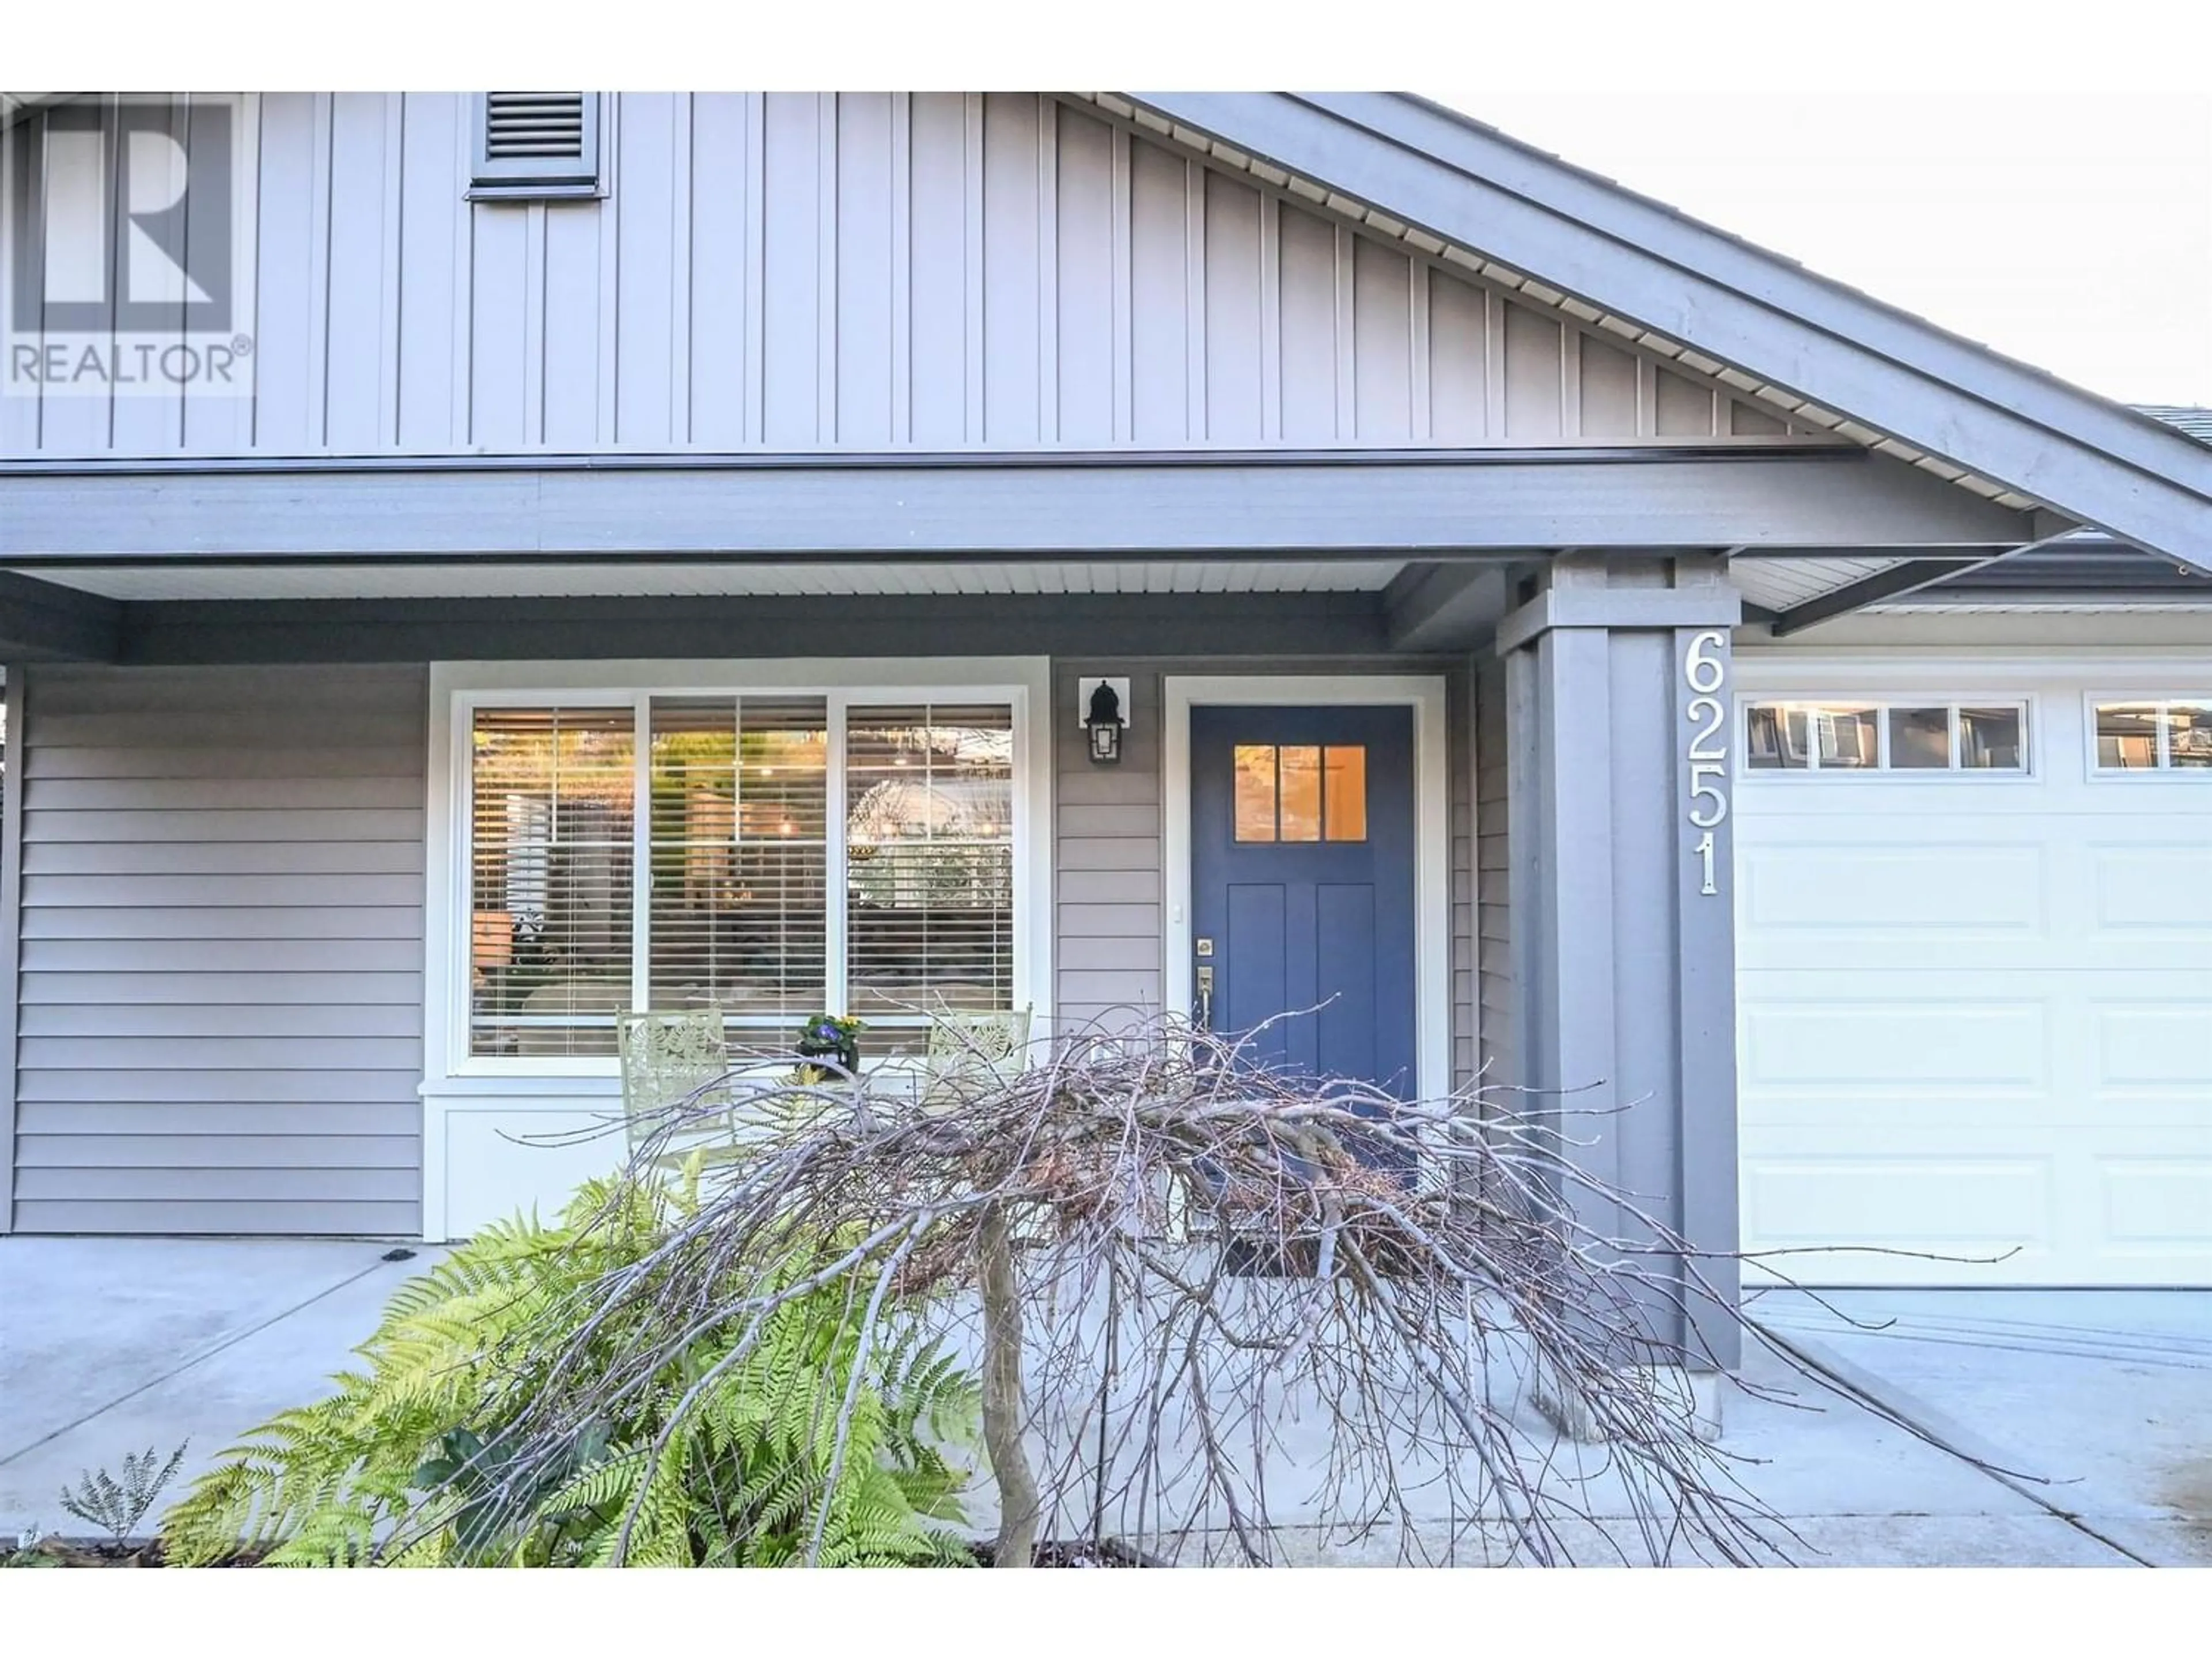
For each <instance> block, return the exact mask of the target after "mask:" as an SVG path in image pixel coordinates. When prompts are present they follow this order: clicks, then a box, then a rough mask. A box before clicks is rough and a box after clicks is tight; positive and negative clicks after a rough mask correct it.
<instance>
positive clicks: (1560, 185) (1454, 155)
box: [1079, 93, 2212, 568]
mask: <svg viewBox="0 0 2212 1659" xmlns="http://www.w3.org/2000/svg"><path fill="white" fill-rule="evenodd" d="M1079 95H1085V96H1087V97H1088V98H1089V100H1091V101H1092V102H1094V103H1096V104H1097V106H1099V107H1100V108H1102V109H1103V110H1105V111H1107V112H1109V114H1113V115H1117V116H1121V117H1122V118H1126V119H1128V120H1130V121H1132V122H1133V123H1134V124H1135V125H1138V126H1139V127H1142V128H1144V129H1146V131H1150V132H1152V133H1153V134H1154V135H1156V136H1157V137H1162V138H1164V139H1165V140H1167V141H1168V142H1170V143H1176V144H1179V145H1182V146H1183V147H1185V148H1187V149H1190V150H1192V151H1194V152H1195V153H1198V154H1201V155H1206V156H1207V157H1208V158H1209V159H1210V160H1211V161H1212V163H1213V164H1214V165H1216V166H1221V167H1230V168H1232V169H1235V170H1239V171H1243V172H1247V173H1250V174H1252V175H1253V176H1254V177H1255V178H1256V179H1259V180H1261V182H1262V183H1264V184H1267V185H1272V186H1274V187H1275V188H1278V189H1280V190H1283V191H1287V192H1288V193H1290V194H1291V195H1294V196H1297V197H1301V198H1303V199H1304V201H1306V202H1307V203H1309V204H1312V205H1314V206H1316V207H1317V208H1319V209H1321V210H1324V211H1328V212H1332V213H1334V214H1336V215H1338V216H1341V217H1344V218H1347V219H1349V220H1351V221H1352V222H1356V223H1358V224H1359V225H1361V226H1362V227H1363V228H1364V229H1365V230H1366V231H1367V233H1368V234H1376V235H1382V236H1385V237H1395V238H1396V239H1397V240H1401V241H1402V242H1403V243H1404V244H1405V245H1406V246H1407V247H1408V248H1410V249H1412V250H1413V251H1416V252H1420V253H1424V254H1426V255H1428V256H1430V257H1431V258H1437V259H1439V260H1441V261H1443V262H1445V263H1447V264H1456V265H1458V266H1460V267H1462V268H1463V269H1468V270H1475V271H1477V272H1479V273H1480V275H1481V276H1483V277H1484V278H1485V279H1486V280H1488V281H1492V282H1498V283H1504V284H1505V285H1507V286H1509V287H1511V288H1513V289H1515V290H1516V293H1517V294H1518V295H1520V296H1521V297H1523V298H1526V299H1528V300H1532V301H1535V302H1538V303H1550V304H1554V305H1556V306H1557V307H1559V309H1560V310H1561V311H1562V312H1564V313H1565V314H1567V315H1570V316H1572V317H1575V318H1577V319H1580V320H1582V321H1583V322H1585V323H1590V324H1595V325H1597V326H1600V327H1602V328H1605V329H1607V330H1608V331H1613V332H1614V333H1618V334H1620V335H1622V336H1624V337H1628V338H1632V339H1634V340H1636V341H1638V343H1641V344H1644V345H1645V346H1646V347H1647V348H1648V349H1656V350H1659V351H1662V353H1665V354H1667V355H1669V356H1679V357H1680V360H1681V361H1682V362H1685V363H1686V364H1687V365H1688V366H1690V367H1692V368H1698V369H1701V370H1703V371H1705V372H1706V373H1709V374H1714V375H1715V376H1716V377H1717V378H1718V379H1720V380H1722V381H1723V382H1724V383H1725V384H1728V385H1729V386H1734V387H1735V388H1736V389H1738V390H1739V391H1741V392H1747V393H1748V394H1750V395H1752V396H1754V397H1756V398H1760V399H1762V400H1764V401H1765V402H1767V403H1769V404H1772V405H1773V406H1775V407H1776V408H1777V409H1778V410H1780V411H1782V412H1784V414H1786V415H1787V416H1788V417H1789V418H1790V420H1792V421H1793V422H1808V423H1809V424H1812V425H1814V426H1817V427H1821V428H1826V429H1830V430H1832V431H1834V432H1836V433H1837V434H1838V435H1841V436H1844V437H1847V438H1850V439H1852V440H1854V441H1857V442H1859V443H1862V444H1864V445H1866V446H1867V447H1870V448H1874V449H1877V450H1880V451H1881V452H1883V453H1887V454H1891V455H1894V456H1896V457H1898V458H1899V459H1903V460H1905V461H1908V462H1910V463H1911V464H1912V465H1916V466H1920V467H1923V468H1925V469H1926V470H1928V471H1934V472H1936V473H1937V474H1938V475H1939V476H1942V477H1946V478H1948V479H1949V480H1951V481H1952V482H1954V483H1958V484H1960V486H1961V487H1963V488H1966V489H1972V490H1974V491H1975V492H1976V493H1977V494H1980V495H1986V496H1990V497H1993V498H1995V499H1996V500H1998V501H2002V502H2003V503H2005V504H2006V505H2008V506H2015V507H2020V506H2039V507H2046V508H2049V509H2051V511H2052V512H2053V513H2056V514H2057V515H2058V516H2059V517H2060V518H2061V519H2062V520H2073V521H2076V522H2079V523H2081V524H2086V525H2091V526H2096V527H2097V528H2099V529H2101V530H2104V531H2106V532H2109V533H2111V534H2112V535H2114V536H2116V537H2118V538H2121V539H2123V540H2125V541H2128V542H2131V543H2134V544H2137V545H2140V546H2142V547H2145V548H2148V549H2152V550H2155V551H2158V552H2160V553H2163V554H2166V555H2169V556H2172V557H2173V558H2176V559H2179V560H2181V561H2184V562H2188V563H2191V564H2195V565H2197V566H2199V567H2202V568H2212V455H2209V454H2207V453H2206V447H2205V446H2204V445H2203V444H2201V443H2198V442H2195V441H2191V440H2190V439H2189V438H2188V437H2186V436H2185V435H2184V434H2183V433H2182V432H2181V431H2180V430H2178V429H2177V428H2176V426H2174V425H2172V424H2167V423H2165V422H2160V421H2159V420H2154V419H2153V418H2152V417H2151V416H2148V415H2147V414H2144V413H2142V412H2139V411H2137V410H2133V409H2130V408H2129V407H2127V406H2126V405H2124V404H2117V403H2114V402H2112V401H2111V400H2109V399H2107V398H2100V397H2097V396H2095V395H2094V394H2093V393H2090V392H2084V391H2082V390H2081V389H2080V388H2079V387H2076V386H2070V385H2069V384H2067V383H2066V382H2064V381H2063V380H2058V379H2057V377H2056V376H2053V375H2051V374H2046V373H2045V372H2044V371H2042V370H2039V369H2037V368H2033V367H2032V366H2029V365H2027V364H2023V363H2020V362H2015V361H2014V360H2012V359H2010V358H2008V357H2006V356H2002V354H2000V353H1998V352H1996V351H1994V350H1992V349H1990V348H1989V347H1987V346H1984V345H1981V344H1978V343H1976V342H1973V341H1972V340H1968V339H1965V338H1963V337H1960V336H1958V335H1956V334H1953V333H1950V332H1948V331H1945V330H1943V329H1941V328H1938V327H1936V325H1933V324H1931V323H1929V322H1927V321H1926V320H1925V319H1921V318H1918V317H1915V316H1913V315H1911V313H1906V312H1904V311H1901V310H1899V309H1898V308H1897V307H1893V306H1888V305H1886V304H1884V303H1883V302H1881V301H1878V300H1875V299H1874V298H1872V297H1870V296H1869V295H1864V294H1862V293H1860V292H1858V291H1857V290H1856V289H1851V288H1849V287H1847V286H1845V285H1844V284H1843V283H1836V282H1833V281H1831V280H1829V279H1827V278H1826V277H1822V276H1817V275H1816V274H1814V273H1813V272H1811V271H1808V270H1806V269H1805V268H1804V267H1803V266H1802V265H1801V264H1798V263H1797V262H1796V261H1794V260H1791V259H1789V258H1784V257H1783V256H1781V255H1779V254H1776V253H1773V252H1769V251H1767V250H1765V249H1763V248H1760V247H1758V246H1754V245H1753V244H1752V243H1749V242H1747V241H1745V240H1743V239H1741V237H1736V236H1733V235H1730V234H1728V233H1726V232H1723V231H1720V230H1717V229H1715V228H1712V227H1711V226H1708V225H1705V224H1703V223H1701V222H1699V221H1697V220H1695V219H1692V218H1691V217H1689V216H1687V215H1686V214H1683V213H1681V212H1680V211H1679V210H1675V209H1674V208H1671V207H1668V206H1666V205H1664V204H1660V203H1656V202H1654V201H1652V200H1650V198H1648V197H1642V196H1639V195H1638V194H1636V193H1635V192H1633V191H1629V190H1627V189H1626V188H1624V187H1623V186H1621V185H1619V184H1616V183H1614V182H1613V181H1612V180H1610V179H1604V178H1601V177H1600V176H1599V175H1597V174H1595V173H1589V172H1586V171H1584V170H1583V169H1581V168H1577V167H1572V166H1571V165H1570V164H1568V163H1566V162H1565V161H1560V160H1559V158H1558V157H1556V156H1553V155H1548V154H1547V153H1546V152H1544V151H1541V150H1539V149H1534V148H1532V147H1531V146H1528V145H1526V144H1522V143H1519V142H1518V141H1517V140H1515V139H1512V138H1510V137H1506V136H1505V135H1504V134H1503V133H1501V132H1498V131H1497V130H1496V129H1494V128H1491V127H1487V126H1485V125H1482V124H1481V123H1480V122H1477V121H1474V120H1471V119H1469V118H1467V117H1466V116H1463V115H1461V114H1459V113H1458V112H1455V111H1450V110H1446V109H1443V107H1441V106H1437V105H1435V104H1432V103H1430V102H1427V101H1426V100H1421V99H1418V98H1413V97H1410V96H1407V95H1405V94H1389V93H1355V94H1326V93H1313V94H1291V93H1221V94H1214V93H1188V94H1187V93H1124V94H1114V93H1100V94H1079ZM2053 528H2054V529H2058V528H2063V524H2061V525H2057V526H2053Z"/></svg>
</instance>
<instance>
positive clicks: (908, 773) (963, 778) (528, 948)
mask: <svg viewBox="0 0 2212 1659" xmlns="http://www.w3.org/2000/svg"><path fill="white" fill-rule="evenodd" d="M471 739H472V745H473V747H472V753H471V785H472V787H471V798H470V807H469V811H470V833H471V868H470V888H471V912H472V915H471V936H470V951H469V961H470V975H469V978H470V996H469V1019H470V1049H469V1051H470V1053H471V1054H477V1055H518V1056H530V1055H540V1056H548V1055H550V1056H562V1055H568V1056H581V1055H601V1054H611V1053H612V1052H613V1050H614V1023H615V1016H616V1014H617V1012H622V1011H623V1010H626V1009H629V1008H632V1007H647V1008H655V1009H660V1008H684V1007H699V1006H709V1005H711V1006H718V1007H720V1009H722V1010H723V1012H725V1014H726V1015H727V1016H728V1017H729V1019H730V1022H731V1024H732V1027H733V1028H738V1029H739V1030H744V1029H747V1028H750V1029H751V1030H755V1031H757V1032H760V1033H763V1034H765V1033H769V1032H785V1031H790V1030H795V1029H796V1027H797V1025H798V1024H799V1022H800V1021H801V1020H803V1019H805V1018H806V1017H807V1016H808V1015H811V1014H812V1013H815V1012H817V1011H820V1010H823V1009H825V1008H827V1009H828V1010H829V1012H844V1013H852V1014H856V1015H859V1016H860V1017H861V1018H865V1019H867V1020H868V1021H870V1022H871V1023H872V1024H877V1025H878V1026H889V1027H893V1028H896V1027H899V1026H902V1025H904V1026H916V1025H920V1024H924V1023H925V1022H926V1020H927V1016H928V1015H929V1014H931V1013H933V1012H940V1011H945V1010H962V1011H976V1012H989V1011H994V1010H1001V1009H1006V1008H1008V1007H1011V1006H1012V1000H1013V960H1014V951H1013V938H1014V925H1013V863H1014V860H1013V836H1012V831H1013V749H1014V732H1013V711H1012V708H1009V707H1008V706H1007V705H1006V704H1005V703H990V702H981V703H965V702H963V703H928V702H921V703H896V704H893V703H872V704H866V705H860V704H854V705H852V706H850V707H843V708H841V707H837V706H836V704H835V703H834V702H833V699H831V698H829V697H826V696H822V695H819V694H817V695H813V696H738V695H724V696H665V697H659V696H657V697H651V698H647V699H644V700H642V708H641V707H640V705H639V703H638V702H624V703H623V704H622V705H620V706H618V707H599V708H592V707H569V706H566V705H562V706H554V707H539V708H479V709H477V710H476V711H475V713H474V714H473V717H472V729H471ZM640 744H642V745H643V750H644V752H643V755H642V762H643V770H642V777H643V787H644V789H645V793H646V801H645V817H644V821H643V823H639V822H638V820H637V817H636V812H635V795H636V793H637V791H638V789H639V787H640V782H639V781H640V776H641V773H640V765H639V763H640V760H641V756H640V753H639V746H640ZM841 751H842V760H841V758H840V757H841ZM841 799H842V813H841V812H840V811H839V803H840V800H841ZM640 859H642V860H644V862H645V866H646V868H645V872H644V873H645V888H644V892H643V894H642V895H641V896H634V887H635V880H634V872H635V865H636V863H637V861H638V860H640ZM841 867H842V877H843V880H842V887H843V892H842V900H843V907H842V908H843V918H842V927H837V926H836V925H835V921H834V919H835V918H836V914H837V909H838V907H837V905H836V903H835V902H833V901H834V900H835V899H836V898H837V897H838V896H839V895H838V894H837V893H836V892H835V890H833V883H835V882H836V880H837V872H839V871H840V869H841ZM640 970H641V971H640ZM756 1040H757V1039H756ZM896 1042H897V1040H896V1038H892V1037H890V1036H888V1034H887V1036H886V1041H885V1044H884V1048H886V1049H888V1048H895V1047H896Z"/></svg>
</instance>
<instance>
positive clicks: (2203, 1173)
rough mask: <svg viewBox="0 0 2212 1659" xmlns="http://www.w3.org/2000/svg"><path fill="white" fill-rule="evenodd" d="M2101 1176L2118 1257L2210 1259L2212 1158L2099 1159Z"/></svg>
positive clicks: (2108, 1226) (2109, 1228)
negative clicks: (2180, 1252) (2188, 1252)
mask: <svg viewBox="0 0 2212 1659" xmlns="http://www.w3.org/2000/svg"><path fill="white" fill-rule="evenodd" d="M2098 1176H2099V1178H2100V1185H2101V1186H2102V1188H2103V1196H2104V1200H2105V1202H2104V1212H2105V1233H2106V1237H2108V1238H2109V1239H2110V1240H2111V1241H2112V1248H2113V1249H2114V1251H2115V1253H2117V1254H2128V1253H2131V1252H2132V1253H2140V1254H2148V1255H2166V1254H2169V1253H2171V1252H2172V1251H2174V1250H2176V1249H2195V1250H2196V1251H2197V1252H2198V1253H2199V1254H2207V1255H2212V1154H2208V1155H2207V1156H2206V1157H2203V1158H2100V1159H2099V1160H2098Z"/></svg>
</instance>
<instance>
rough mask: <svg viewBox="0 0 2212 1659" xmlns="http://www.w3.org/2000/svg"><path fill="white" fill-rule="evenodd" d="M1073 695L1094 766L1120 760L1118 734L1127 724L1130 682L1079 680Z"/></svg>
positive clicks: (1107, 764) (1113, 763)
mask: <svg viewBox="0 0 2212 1659" xmlns="http://www.w3.org/2000/svg"><path fill="white" fill-rule="evenodd" d="M1076 696H1077V700H1078V702H1079V705H1080V708H1081V719H1082V721H1083V731H1084V735H1085V738H1086V739H1087V740H1088V743H1089V745H1090V750H1091V764H1092V765H1094V766H1112V765H1115V763H1118V762H1119V761H1120V760H1121V733H1122V732H1124V731H1125V730H1127V727H1128V724H1129V714H1128V710H1129V682H1128V681H1127V680H1126V679H1096V680H1079V681H1077V682H1076Z"/></svg>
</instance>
